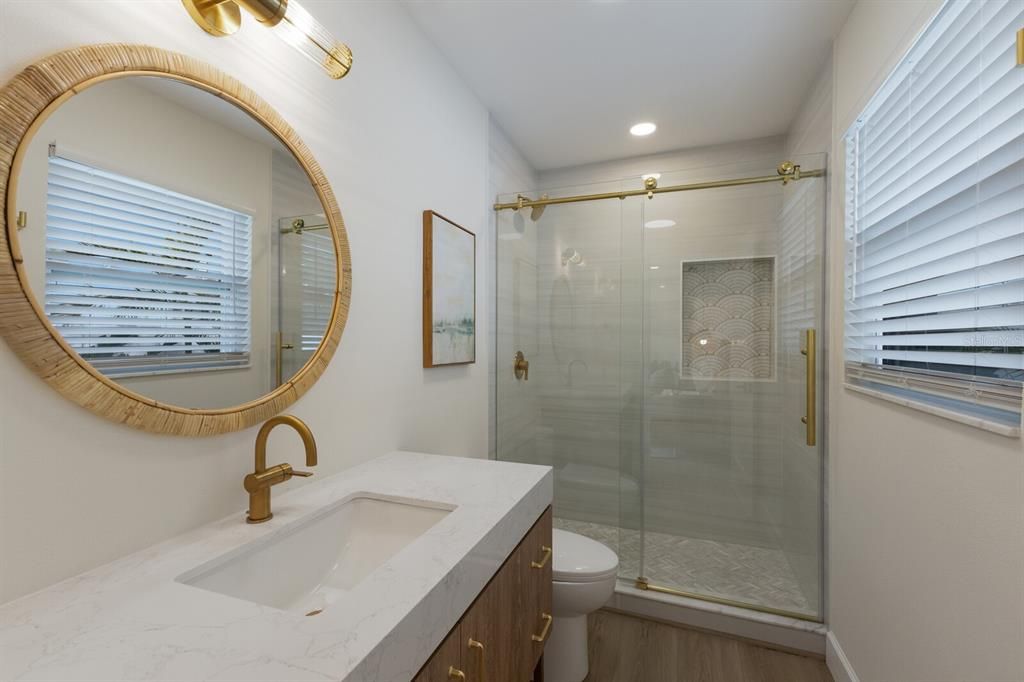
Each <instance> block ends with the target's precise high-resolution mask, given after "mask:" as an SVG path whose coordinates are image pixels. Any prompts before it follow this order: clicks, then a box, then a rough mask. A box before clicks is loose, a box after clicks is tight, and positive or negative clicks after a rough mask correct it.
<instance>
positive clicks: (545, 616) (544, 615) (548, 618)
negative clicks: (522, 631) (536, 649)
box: [530, 613, 554, 643]
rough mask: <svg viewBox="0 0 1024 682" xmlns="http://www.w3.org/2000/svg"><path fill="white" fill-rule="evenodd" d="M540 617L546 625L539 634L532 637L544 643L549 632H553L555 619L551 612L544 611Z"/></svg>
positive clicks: (535, 640)
mask: <svg viewBox="0 0 1024 682" xmlns="http://www.w3.org/2000/svg"><path fill="white" fill-rule="evenodd" d="M540 617H541V620H543V621H544V627H543V628H541V631H540V634H539V635H533V636H532V637H530V639H532V640H533V641H534V642H541V643H543V642H544V641H545V640H547V638H548V633H550V632H551V622H552V621H553V620H554V618H553V617H552V616H551V614H550V613H542V614H540Z"/></svg>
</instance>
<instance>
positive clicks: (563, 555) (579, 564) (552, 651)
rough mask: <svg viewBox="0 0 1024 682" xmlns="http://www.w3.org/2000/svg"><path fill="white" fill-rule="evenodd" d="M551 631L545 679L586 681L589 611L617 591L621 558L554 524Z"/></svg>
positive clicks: (598, 606) (561, 681)
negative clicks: (616, 582) (617, 576)
mask: <svg viewBox="0 0 1024 682" xmlns="http://www.w3.org/2000/svg"><path fill="white" fill-rule="evenodd" d="M551 549H552V555H553V558H552V564H551V568H552V577H553V579H554V587H553V589H552V597H553V599H552V600H553V602H554V603H553V604H552V615H553V616H554V622H553V623H552V624H551V636H550V638H549V639H548V643H547V645H546V646H545V647H544V682H583V679H584V678H585V677H586V676H587V672H588V671H589V661H588V660H587V614H589V613H591V612H592V611H596V610H597V609H599V608H601V607H602V606H604V604H605V602H607V601H608V600H609V599H610V598H611V596H612V593H613V592H614V591H615V577H616V575H617V574H618V571H619V557H617V556H616V555H615V552H613V551H612V550H610V549H608V548H607V547H605V546H604V545H602V544H601V543H600V542H598V541H596V540H591V539H590V538H587V537H583V536H582V535H578V534H576V533H570V532H568V531H564V530H559V529H557V528H556V529H555V530H554V536H553V538H552V547H551Z"/></svg>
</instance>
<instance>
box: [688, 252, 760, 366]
mask: <svg viewBox="0 0 1024 682" xmlns="http://www.w3.org/2000/svg"><path fill="white" fill-rule="evenodd" d="M680 267H681V270H682V277H681V284H680V286H681V289H682V291H681V294H682V353H681V362H680V365H681V371H682V375H683V376H684V377H700V378H705V379H740V380H743V379H747V380H756V379H771V378H773V377H774V372H775V362H774V357H773V356H774V352H775V349H774V345H775V259H774V258H772V257H763V258H734V259H729V260H709V261H683V262H682V263H681V266H680Z"/></svg>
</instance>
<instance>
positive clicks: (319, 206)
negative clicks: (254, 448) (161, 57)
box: [6, 58, 349, 433]
mask: <svg viewBox="0 0 1024 682" xmlns="http://www.w3.org/2000/svg"><path fill="white" fill-rule="evenodd" d="M51 59H52V58H51ZM207 69H208V67H207ZM111 75H114V76H115V77H109V76H107V77H102V78H94V79H93V80H91V81H88V82H86V83H84V84H79V85H77V86H76V87H74V88H73V89H72V90H68V91H67V92H65V93H63V94H62V96H61V97H59V98H57V100H56V101H54V102H52V103H51V104H49V105H48V106H46V107H45V108H44V109H43V111H42V112H40V114H39V115H38V116H37V117H36V118H35V119H34V121H33V122H32V124H31V127H30V128H29V130H28V131H27V132H26V134H25V135H24V136H23V137H22V138H21V144H20V145H19V147H18V149H17V153H16V154H15V156H14V159H13V161H12V163H11V168H12V172H11V176H10V178H9V180H8V192H7V206H6V216H7V237H8V240H9V241H10V243H11V252H12V254H13V256H14V258H13V260H14V261H15V267H16V270H17V273H18V277H19V280H20V283H21V286H22V289H23V293H24V295H25V296H26V298H27V299H28V302H29V303H30V304H31V305H32V306H33V307H34V309H35V312H36V314H37V315H38V316H40V318H41V319H40V322H42V323H43V326H44V327H45V328H46V329H47V331H48V332H49V333H50V335H51V336H52V338H53V340H54V341H55V342H56V343H57V344H58V345H59V346H60V347H61V348H62V349H63V350H64V352H65V353H67V355H68V356H69V357H70V358H71V359H73V360H74V362H75V363H76V364H77V365H78V366H79V367H80V368H81V369H85V370H86V373H87V374H88V376H89V377H90V378H91V379H92V380H95V381H96V382H97V383H99V384H101V385H103V386H105V387H106V389H113V390H114V391H115V393H116V394H117V397H118V399H120V398H124V399H128V400H129V401H130V400H136V401H137V402H139V403H141V404H142V405H144V406H157V407H158V408H160V409H162V410H167V411H170V412H171V413H172V415H171V417H172V418H171V419H170V421H172V422H174V421H179V422H180V421H181V420H180V419H177V420H175V419H174V418H173V417H174V415H184V416H186V417H188V416H191V417H199V418H200V419H203V418H205V423H206V424H207V425H208V426H206V427H205V428H204V427H203V426H193V429H192V430H193V431H194V432H197V433H202V432H218V431H224V430H231V428H241V427H242V426H247V425H249V424H251V423H255V421H257V420H258V419H260V418H264V417H267V416H270V415H271V414H273V413H274V412H276V411H278V410H279V409H280V408H281V407H283V406H286V404H287V403H290V402H292V401H294V400H295V399H296V398H297V397H298V395H299V394H300V393H301V392H302V391H303V390H305V388H307V387H308V385H309V384H311V383H312V381H303V379H305V378H309V379H315V378H316V376H317V375H318V374H319V372H321V371H322V369H323V367H324V366H325V365H326V361H327V360H328V359H329V356H330V354H331V353H332V352H333V348H334V345H336V343H337V339H338V337H339V336H340V333H341V329H340V327H341V325H343V317H344V309H347V295H348V288H349V287H348V272H349V270H348V263H347V258H348V254H347V250H346V249H347V246H346V243H345V240H344V231H343V226H342V224H341V220H340V215H338V213H337V209H336V208H334V207H333V197H331V196H330V190H329V188H328V187H327V185H326V182H325V181H324V180H323V178H322V175H321V174H320V172H319V170H318V168H317V167H316V165H315V162H314V161H313V160H312V158H311V157H310V156H309V155H308V152H307V151H306V150H305V148H304V146H302V144H301V142H300V141H298V139H297V138H296V137H295V135H294V133H293V132H292V131H291V130H290V129H289V128H287V126H285V125H284V124H283V122H281V121H280V120H279V119H277V117H276V115H274V114H273V112H272V111H270V110H269V107H266V105H265V104H263V103H262V102H261V101H259V100H258V99H257V98H256V97H255V95H253V94H252V93H250V92H248V91H244V89H242V88H241V86H237V89H238V91H236V92H228V91H225V90H223V89H221V87H220V86H217V87H214V86H213V85H212V84H211V83H209V82H204V81H203V80H196V79H193V78H190V77H183V76H182V75H181V74H170V73H168V74H157V73H153V74H149V73H144V72H143V73H139V72H136V73H134V74H124V75H120V76H117V75H116V74H111ZM225 80H227V79H225ZM220 85H221V86H223V85H224V84H223V83H221V84H220ZM228 85H231V84H230V83H228ZM343 299H344V300H343ZM6 335H7V336H8V339H10V338H11V335H10V334H9V333H8V334H6ZM12 345H14V346H15V347H16V350H17V344H16V343H12ZM307 375H308V377H307ZM44 378H45V377H44ZM51 383H52V382H51ZM79 383H81V382H79ZM58 387H59V388H60V386H58ZM62 390H63V389H62ZM95 390H100V389H95ZM64 392H67V391H64ZM97 395H98V394H97ZM72 397H75V398H76V399H78V400H79V402H83V399H81V398H80V397H79V396H78V395H74V396H72ZM127 405H128V404H127V403H126V404H125V405H122V409H125V410H127V412H128V418H120V419H119V420H121V421H129V422H130V423H131V416H132V415H133V414H134V413H135V412H136V411H135V410H133V409H131V408H130V407H128V406H127ZM261 407H262V408H263V409H258V408H261ZM275 408H276V409H275ZM232 415H234V418H231V417H232ZM107 416H113V417H115V418H119V415H118V414H116V413H115V414H108V415H107ZM225 417H227V418H228V419H227V420H225V419H224V418H225ZM154 420H155V421H156V422H157V423H160V422H166V421H167V419H164V420H160V419H158V418H157V417H156V416H155V415H149V418H148V419H146V420H139V421H137V422H135V423H134V424H133V425H136V426H140V427H142V428H149V429H150V430H158V431H166V430H171V431H177V430H178V429H176V428H172V429H166V428H161V427H159V426H157V427H156V428H154V427H153V425H152V424H150V423H149V422H151V421H154ZM186 421H187V420H186ZM215 422H220V424H219V425H218V426H217V427H215V428H213V427H210V426H209V425H210V424H213V423H215ZM202 423H203V422H202V421H200V422H198V424H202Z"/></svg>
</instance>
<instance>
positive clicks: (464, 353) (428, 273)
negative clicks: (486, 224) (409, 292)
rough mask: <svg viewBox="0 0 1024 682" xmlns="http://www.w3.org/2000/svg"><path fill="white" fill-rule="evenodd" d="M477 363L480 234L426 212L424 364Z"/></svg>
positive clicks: (425, 365)
mask: <svg viewBox="0 0 1024 682" xmlns="http://www.w3.org/2000/svg"><path fill="white" fill-rule="evenodd" d="M472 362H476V235H474V234H473V233H472V232H470V231H469V230H467V229H466V228H464V227H461V226H459V225H457V224H456V223H453V222H452V221H450V220H448V219H447V218H445V217H444V216H442V215H440V214H438V213H435V212H434V211H424V212H423V366H424V367H438V366H442V365H464V364H468V363H472Z"/></svg>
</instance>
